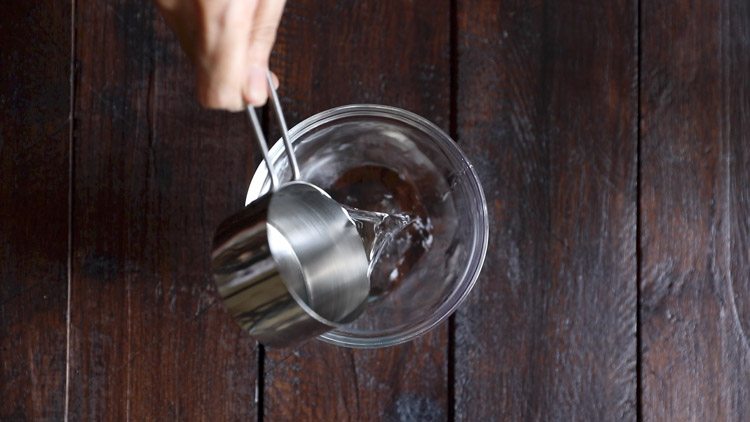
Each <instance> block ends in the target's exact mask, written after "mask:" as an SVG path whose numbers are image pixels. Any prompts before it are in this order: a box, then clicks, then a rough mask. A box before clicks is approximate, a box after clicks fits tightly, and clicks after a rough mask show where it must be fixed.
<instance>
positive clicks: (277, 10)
mask: <svg viewBox="0 0 750 422" xmlns="http://www.w3.org/2000/svg"><path fill="white" fill-rule="evenodd" d="M284 3H285V1H284V0H260V2H259V3H258V7H257V8H256V10H255V17H254V19H253V26H252V29H251V32H250V44H249V46H248V50H247V66H248V69H249V70H248V81H247V84H246V85H245V86H244V90H243V93H242V94H243V98H244V100H245V101H247V102H248V103H250V104H252V105H255V106H261V105H263V104H265V103H266V100H267V99H268V84H267V81H266V72H267V71H268V58H269V56H270V55H271V49H272V48H273V44H274V41H276V30H277V29H278V27H279V21H280V20H281V15H282V13H283V12H284ZM273 77H274V84H275V85H276V86H278V78H277V77H276V76H275V75H273Z"/></svg>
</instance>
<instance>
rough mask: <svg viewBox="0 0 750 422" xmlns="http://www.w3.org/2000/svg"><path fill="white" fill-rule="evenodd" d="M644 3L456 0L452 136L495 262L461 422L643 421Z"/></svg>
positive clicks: (461, 373)
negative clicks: (478, 200) (476, 186)
mask: <svg viewBox="0 0 750 422" xmlns="http://www.w3.org/2000/svg"><path fill="white" fill-rule="evenodd" d="M636 23H637V3H636V1H634V0H626V1H616V2H599V1H574V2H559V1H536V2H527V1H510V2H495V1H482V2H472V3H469V2H459V5H458V60H459V61H458V63H459V68H458V100H457V112H458V119H457V123H458V142H459V143H460V144H461V145H462V147H463V148H464V150H465V151H466V152H467V154H468V155H469V158H470V159H471V160H472V161H473V163H474V165H475V166H476V168H477V171H478V172H479V175H480V178H481V180H482V181H483V183H484V189H485V194H486V195H487V203H488V208H489V212H490V216H491V225H490V246H489V251H488V255H487V262H486V264H485V268H484V271H483V272H482V276H481V277H480V280H479V284H478V285H477V287H476V290H475V291H474V292H473V293H472V295H471V296H470V300H469V301H468V303H466V304H464V306H463V307H462V308H461V309H460V310H459V311H458V314H457V318H456V340H455V344H456V352H455V365H456V369H455V373H456V375H455V378H456V385H455V389H456V397H455V415H456V419H457V420H469V421H474V420H477V421H479V420H497V419H503V420H633V419H635V418H636V382H637V380H636V360H637V359H636V293H637V292H636V153H637V151H636V145H637V130H636V129H637V126H636V121H637V119H636V116H637V90H636V89H637V50H636V28H637V26H636Z"/></svg>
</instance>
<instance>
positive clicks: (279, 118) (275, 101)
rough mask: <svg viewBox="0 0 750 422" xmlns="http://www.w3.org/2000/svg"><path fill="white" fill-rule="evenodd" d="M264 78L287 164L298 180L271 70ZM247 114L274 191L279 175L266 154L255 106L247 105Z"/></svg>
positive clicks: (266, 149) (266, 146)
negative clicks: (287, 160)
mask: <svg viewBox="0 0 750 422" xmlns="http://www.w3.org/2000/svg"><path fill="white" fill-rule="evenodd" d="M266 80H267V81H268V91H269V92H270V93H271V95H270V96H269V97H270V99H271V104H272V105H273V111H274V114H276V121H277V122H278V124H279V128H280V129H281V137H282V138H283V139H284V149H285V150H286V155H287V158H288V159H289V164H290V165H291V167H292V180H293V181H295V180H300V172H299V165H297V157H296V156H295V155H294V149H292V142H291V141H290V140H289V130H288V129H287V126H286V120H285V119H284V112H283V110H282V109H281V101H279V96H278V94H277V93H276V88H275V87H274V86H273V78H272V76H271V71H270V70H269V71H268V72H267V73H266ZM247 114H248V116H250V122H251V123H252V126H253V131H255V138H256V139H257V140H258V146H260V151H261V153H262V154H263V161H265V162H266V167H267V168H268V175H269V176H270V177H271V191H272V192H273V191H275V190H276V189H277V188H278V187H279V177H278V175H277V174H276V170H275V169H274V168H273V164H272V163H271V160H270V158H269V156H268V144H267V143H266V137H265V136H264V135H263V128H261V126H260V121H259V120H258V115H257V114H256V113H255V108H254V107H253V106H252V105H248V106H247Z"/></svg>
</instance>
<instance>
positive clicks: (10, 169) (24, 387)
mask: <svg viewBox="0 0 750 422" xmlns="http://www.w3.org/2000/svg"><path fill="white" fill-rule="evenodd" d="M70 13H71V5H70V4H66V3H64V2H63V3H57V2H52V1H38V2H9V3H7V4H3V8H2V13H0V46H2V47H0V69H2V70H1V71H0V110H1V111H0V116H1V117H0V420H62V418H63V416H64V414H65V413H64V412H65V347H66V345H65V339H66V313H67V298H68V293H67V291H68V281H67V278H68V277H67V270H68V265H67V261H68V182H69V179H68V166H69V164H68V158H69V155H68V149H69V148H68V145H69V140H70V121H69V116H70V37H71V27H70Z"/></svg>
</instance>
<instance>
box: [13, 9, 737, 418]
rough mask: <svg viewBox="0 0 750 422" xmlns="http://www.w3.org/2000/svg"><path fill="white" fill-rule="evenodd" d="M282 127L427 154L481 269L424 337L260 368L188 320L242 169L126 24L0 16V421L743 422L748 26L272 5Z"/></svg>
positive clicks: (231, 332) (713, 15)
mask: <svg viewBox="0 0 750 422" xmlns="http://www.w3.org/2000/svg"><path fill="white" fill-rule="evenodd" d="M272 69H273V70H274V71H275V72H276V73H277V74H278V75H279V77H280V79H281V81H282V87H281V94H282V96H283V105H284V107H285V108H286V111H287V118H288V120H289V121H290V123H291V124H294V123H296V122H299V121H300V120H301V119H303V118H305V117H307V116H310V115H312V114H314V113H317V112H319V111H322V110H325V109H328V108H330V107H334V106H338V105H343V104H350V103H382V104H388V105H393V106H397V107H401V108H405V109H408V110H411V111H414V112H416V113H418V114H421V115H423V116H425V117H427V118H428V119H430V120H432V121H433V122H435V123H436V124H437V125H439V126H440V127H442V128H443V129H444V130H446V131H447V132H449V133H450V134H451V135H452V136H453V138H454V139H455V140H456V141H457V142H458V144H459V145H460V146H461V148H462V149H463V150H464V151H465V152H466V154H467V155H468V156H469V158H470V159H471V161H472V162H473V164H474V165H475V167H476V169H477V171H478V173H479V176H480V178H481V180H482V183H483V186H484V190H485V193H486V195H487V202H488V209H489V214H490V219H491V225H490V235H491V237H490V245H489V250H488V253H487V260H486V262H485V266H484V270H483V272H482V275H481V277H480V279H479V282H478V284H477V286H476V288H475V289H474V291H473V292H472V293H471V295H470V296H469V298H468V300H467V301H466V302H465V303H464V304H463V306H462V307H461V308H460V309H459V311H458V312H457V313H456V314H455V316H454V317H453V318H452V319H451V320H450V322H448V323H445V324H443V325H441V326H439V327H438V328H436V329H435V330H434V331H432V332H430V333H429V334H428V335H425V336H424V337H422V338H420V339H419V340H417V341H413V342H410V343H408V344H404V345H401V346H398V347H392V348H387V349H381V350H349V349H344V348H336V347H333V346H329V345H326V344H323V343H320V342H312V343H308V344H307V345H305V346H304V347H302V348H301V349H299V350H296V351H294V352H293V353H290V352H288V351H272V350H264V349H263V348H262V347H259V346H258V345H257V344H256V343H255V342H254V341H252V340H251V339H250V338H248V336H247V335H245V334H244V333H243V332H242V331H240V329H239V328H238V327H237V326H236V325H234V324H233V323H232V321H231V319H230V318H229V316H228V314H227V313H226V312H225V311H224V310H223V309H222V308H221V307H220V306H216V305H215V304H216V300H215V291H214V286H213V283H212V282H211V280H210V278H209V275H208V248H209V242H210V237H211V235H212V233H213V230H214V228H215V226H216V225H217V224H218V223H219V221H221V220H222V219H223V218H224V217H226V216H227V215H229V214H231V213H232V212H234V211H236V210H237V209H239V207H241V206H242V204H243V200H244V192H245V189H246V186H247V183H248V181H249V179H250V177H251V174H252V172H253V170H254V168H255V165H256V164H257V163H258V157H257V154H256V151H255V148H254V142H253V141H252V139H251V138H250V137H249V133H250V131H249V126H248V123H247V121H246V118H245V117H244V116H243V115H242V114H231V113H224V112H215V111H205V110H202V109H201V108H200V107H199V106H198V105H197V103H196V101H195V100H194V88H193V72H192V69H191V67H190V65H189V63H188V61H187V60H186V58H185V56H184V55H183V54H182V52H181V51H180V49H179V46H178V44H177V42H176V38H175V37H174V35H173V34H172V33H171V32H170V31H169V30H168V29H167V27H166V25H165V24H164V22H163V20H162V18H161V17H160V16H159V15H158V14H157V13H156V12H155V9H154V8H153V7H152V5H151V4H150V3H149V2H147V1H145V0H107V1H99V2H94V1H86V0H77V1H67V2H64V1H53V0H35V1H22V0H10V1H7V2H4V3H3V8H2V11H1V12H0V107H2V117H1V118H0V125H1V126H0V420H3V421H4V420H11V421H15V420H62V419H64V418H67V419H69V420H97V421H98V420H125V419H127V420H135V421H161V420H210V421H215V420H216V421H222V420H249V419H258V420H271V421H276V420H323V421H339V420H351V421H364V420H402V421H432V420H466V421H488V420H510V421H515V420H535V421H536V420H539V421H548V420H560V421H573V420H586V421H607V420H641V419H642V420H656V421H662V420H665V421H673V420H674V421H683V420H695V421H713V420H732V421H748V420H750V340H749V338H750V337H749V335H750V142H748V141H749V140H750V139H749V138H750V136H749V135H748V133H749V132H750V2H748V1H747V0H692V1H688V0H616V1H609V2H603V1H599V0H563V1H560V0H531V1H529V0H509V1H491V0H475V1H459V0H453V1H432V0H413V1H407V0H388V1H385V0H363V1H357V2H352V1H348V0H338V1H334V0H327V1H323V0H305V1H302V0H289V1H288V5H287V9H286V12H285V15H284V17H283V21H282V24H281V29H280V33H279V35H278V40H277V44H276V47H275V51H274V55H273V57H272Z"/></svg>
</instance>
